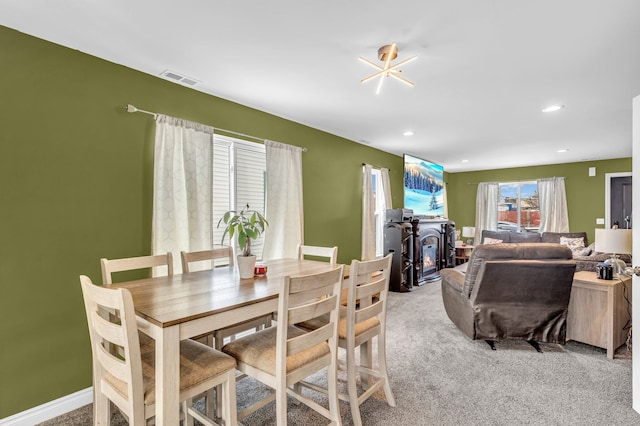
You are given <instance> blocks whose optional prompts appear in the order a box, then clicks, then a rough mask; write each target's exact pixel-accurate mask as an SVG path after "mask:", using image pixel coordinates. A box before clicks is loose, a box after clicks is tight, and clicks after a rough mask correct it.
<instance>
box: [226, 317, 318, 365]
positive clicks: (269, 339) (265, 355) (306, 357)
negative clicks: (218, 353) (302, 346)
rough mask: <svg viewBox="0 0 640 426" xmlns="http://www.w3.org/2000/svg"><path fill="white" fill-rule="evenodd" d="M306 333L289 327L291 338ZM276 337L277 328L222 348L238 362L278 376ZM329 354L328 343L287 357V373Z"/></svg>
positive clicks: (259, 332)
mask: <svg viewBox="0 0 640 426" xmlns="http://www.w3.org/2000/svg"><path fill="white" fill-rule="evenodd" d="M305 333H306V332H305V331H304V330H302V329H300V328H298V327H296V326H289V330H288V335H289V338H292V337H298V336H302V335H303V334H305ZM276 335H277V327H271V328H268V329H266V330H262V331H258V332H256V333H254V334H250V335H249V336H246V337H242V338H240V339H237V340H236V341H234V342H231V343H228V344H226V345H224V346H223V347H222V351H223V352H224V353H226V354H229V355H231V356H232V357H234V358H235V359H237V360H238V362H242V363H244V364H247V365H251V366H252V367H254V368H257V369H258V370H261V371H264V372H265V373H268V374H271V375H275V374H276ZM328 353H329V345H327V344H326V342H323V343H320V344H318V345H315V346H313V347H311V348H309V349H306V350H304V351H302V352H299V353H297V354H295V355H291V356H288V357H287V371H289V372H291V371H294V370H296V369H298V368H300V367H302V366H305V365H307V364H309V363H310V362H312V361H314V360H316V359H319V358H321V357H323V356H324V355H326V354H328Z"/></svg>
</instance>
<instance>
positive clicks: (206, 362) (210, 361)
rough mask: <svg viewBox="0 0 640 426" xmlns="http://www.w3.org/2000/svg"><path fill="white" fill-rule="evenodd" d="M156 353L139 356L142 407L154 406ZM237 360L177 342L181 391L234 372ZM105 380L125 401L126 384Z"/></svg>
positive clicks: (111, 378)
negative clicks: (178, 345)
mask: <svg viewBox="0 0 640 426" xmlns="http://www.w3.org/2000/svg"><path fill="white" fill-rule="evenodd" d="M155 360H156V353H155V351H153V350H152V351H148V352H144V353H142V374H143V388H144V402H145V404H153V403H154V402H155V399H156V390H155V389H156V387H155ZM235 366H236V360H235V359H234V358H233V357H230V356H229V355H226V354H223V353H222V352H220V351H217V350H215V349H213V348H210V347H209V346H206V345H203V344H202V343H198V342H196V341H193V340H182V341H181V342H180V391H183V390H184V389H187V388H190V387H193V386H195V385H197V384H199V383H202V382H204V381H205V380H207V379H209V378H211V377H214V376H217V375H219V374H221V373H223V372H225V371H228V370H230V369H234V368H235ZM104 380H105V381H107V382H109V383H110V384H111V385H112V386H113V388H114V389H115V390H116V391H117V392H118V393H119V394H120V395H122V396H123V397H124V398H127V399H128V397H127V384H126V383H125V382H123V381H121V380H119V379H117V378H116V377H114V376H113V375H111V374H109V373H106V374H105V377H104Z"/></svg>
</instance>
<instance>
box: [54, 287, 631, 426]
mask: <svg viewBox="0 0 640 426" xmlns="http://www.w3.org/2000/svg"><path fill="white" fill-rule="evenodd" d="M387 333H388V348H387V352H388V361H389V365H390V368H389V374H390V377H391V387H392V389H393V392H394V396H395V399H396V403H397V406H396V407H395V408H392V407H389V406H388V405H387V404H386V402H385V401H384V394H381V395H377V397H378V399H376V398H372V399H369V400H368V401H366V402H365V403H364V404H363V405H362V406H361V412H362V418H363V422H364V424H365V425H442V426H448V425H451V426H460V425H603V424H607V425H631V424H640V414H638V413H636V412H635V411H634V410H633V409H632V408H631V380H632V377H631V356H630V353H629V351H627V349H626V348H624V347H623V348H620V349H618V351H617V353H616V357H615V359H613V360H608V359H607V357H606V351H605V350H604V349H600V348H595V347H592V346H589V345H584V344H581V343H577V342H568V343H567V344H566V345H564V346H560V345H555V344H541V345H540V346H541V347H542V350H543V353H538V352H536V351H535V349H533V348H532V347H531V346H530V345H529V344H527V343H526V342H513V341H510V342H497V344H496V348H497V350H496V351H492V350H491V349H490V348H489V346H488V345H487V344H486V343H485V342H484V341H472V340H469V339H468V338H467V337H466V336H464V335H463V334H462V333H461V332H460V331H459V330H458V329H457V328H456V327H455V326H454V325H453V323H451V321H450V320H449V319H448V317H447V315H446V313H445V312H444V308H443V306H442V298H441V294H440V283H439V282H435V283H430V284H427V285H425V286H423V287H418V288H416V289H415V290H414V291H413V292H412V293H391V294H390V295H389V306H388V326H387ZM340 377H341V378H343V379H344V374H341V375H340ZM314 379H315V380H316V381H318V382H321V381H322V380H323V375H316V376H314ZM264 391H265V388H264V387H263V386H262V385H261V384H259V383H257V382H255V381H253V380H251V379H247V380H243V381H241V382H239V383H238V405H239V406H243V405H246V404H247V403H249V402H250V400H252V398H255V397H257V396H258V394H259V393H261V392H264ZM317 400H318V401H319V402H324V398H322V397H318V398H317ZM340 409H341V414H342V419H343V422H344V424H346V425H348V424H352V421H351V414H350V412H349V406H348V404H346V403H344V402H341V403H340ZM288 421H289V424H292V425H305V426H306V425H324V424H326V423H327V422H326V421H325V419H324V418H323V417H321V416H320V415H317V414H315V412H313V411H312V410H310V409H308V408H306V407H305V406H304V405H295V404H293V403H292V402H290V403H289V414H288ZM90 424H92V420H91V406H90V405H88V406H86V407H83V408H80V409H78V410H76V411H73V412H71V413H68V414H67V415H65V416H61V417H59V418H56V419H53V420H51V421H48V422H45V423H43V425H78V426H79V425H90ZM113 424H115V425H121V424H126V422H125V421H124V420H123V419H122V417H121V416H120V415H119V414H116V415H114V419H113ZM243 424H244V425H245V426H266V425H274V424H275V404H271V405H267V406H266V407H264V408H262V409H261V410H259V411H258V412H256V413H254V414H253V415H251V416H249V417H247V418H246V419H244V421H243Z"/></svg>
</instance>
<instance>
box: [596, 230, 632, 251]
mask: <svg viewBox="0 0 640 426" xmlns="http://www.w3.org/2000/svg"><path fill="white" fill-rule="evenodd" d="M632 232H633V231H632V230H631V229H596V251H599V252H602V253H614V254H626V253H631V247H632V246H631V236H632Z"/></svg>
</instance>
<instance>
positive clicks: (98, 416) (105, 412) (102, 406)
mask: <svg viewBox="0 0 640 426" xmlns="http://www.w3.org/2000/svg"><path fill="white" fill-rule="evenodd" d="M93 392H94V397H93V418H94V419H95V423H94V424H95V425H96V426H98V425H99V426H108V425H109V423H110V422H111V412H110V411H111V410H110V407H109V406H110V405H111V404H110V402H109V399H108V398H107V397H106V396H104V395H102V394H101V393H100V391H97V390H96V388H95V387H94V390H93Z"/></svg>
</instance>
